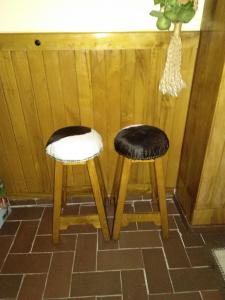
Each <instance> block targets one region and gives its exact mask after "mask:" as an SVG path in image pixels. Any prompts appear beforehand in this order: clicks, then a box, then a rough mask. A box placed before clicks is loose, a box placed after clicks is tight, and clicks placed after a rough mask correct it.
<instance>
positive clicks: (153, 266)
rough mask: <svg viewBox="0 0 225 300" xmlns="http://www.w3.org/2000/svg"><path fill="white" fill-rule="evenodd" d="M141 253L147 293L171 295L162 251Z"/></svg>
mask: <svg viewBox="0 0 225 300" xmlns="http://www.w3.org/2000/svg"><path fill="white" fill-rule="evenodd" d="M142 252H143V259H144V267H145V271H146V277H147V281H148V290H149V293H150V294H151V293H171V292H172V286H171V282H170V278H169V273H168V270H167V266H166V262H165V257H164V254H163V251H162V249H144V250H142Z"/></svg>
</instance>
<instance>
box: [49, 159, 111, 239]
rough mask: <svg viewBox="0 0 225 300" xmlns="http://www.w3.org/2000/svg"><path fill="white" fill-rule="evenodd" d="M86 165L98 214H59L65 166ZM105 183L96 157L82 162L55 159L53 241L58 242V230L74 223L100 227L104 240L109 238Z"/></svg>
mask: <svg viewBox="0 0 225 300" xmlns="http://www.w3.org/2000/svg"><path fill="white" fill-rule="evenodd" d="M81 164H83V165H86V166H87V169H88V173H89V177H90V181H91V186H92V190H93V195H94V198H95V203H96V207H97V211H98V214H91V215H85V216H82V215H81V216H74V215H66V216H63V215H61V209H62V205H64V204H65V202H66V188H64V187H65V186H66V167H67V166H68V165H81ZM105 195H106V193H105V185H104V181H103V177H102V173H101V169H100V165H99V160H98V157H95V158H93V159H90V160H87V161H84V162H72V163H71V162H61V161H57V160H56V161H55V176H54V208H53V242H54V243H58V242H59V232H60V230H62V229H67V227H68V226H70V225H75V224H92V225H93V226H94V227H95V228H101V229H102V233H103V237H104V239H105V240H109V239H110V235H109V229H108V224H107V219H106V214H105V209H104V199H105Z"/></svg>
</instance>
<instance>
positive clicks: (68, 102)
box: [59, 50, 83, 186]
mask: <svg viewBox="0 0 225 300" xmlns="http://www.w3.org/2000/svg"><path fill="white" fill-rule="evenodd" d="M59 67H60V77H61V86H62V101H63V103H64V109H65V119H66V124H65V126H74V125H80V122H81V121H80V107H79V99H78V89H77V74H76V62H75V52H74V51H73V50H64V51H62V50H60V51H59ZM82 183H83V167H81V166H78V167H74V166H68V167H67V184H68V185H69V186H81V185H82Z"/></svg>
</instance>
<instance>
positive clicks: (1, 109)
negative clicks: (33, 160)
mask: <svg viewBox="0 0 225 300" xmlns="http://www.w3.org/2000/svg"><path fill="white" fill-rule="evenodd" d="M0 62H2V57H1V54H0ZM0 66H1V67H0V77H1V76H2V73H1V71H3V65H2V64H1V63H0ZM4 78H5V77H4ZM5 79H6V78H5ZM5 88H6V90H5V91H4V87H3V83H2V81H1V80H0V101H1V105H0V116H1V117H0V128H1V146H0V151H1V155H0V161H1V163H0V164H1V168H0V174H1V175H0V176H1V177H0V178H1V179H2V180H3V181H4V182H5V185H6V191H12V192H18V193H19V192H23V191H25V192H27V191H28V189H27V185H26V181H25V177H24V174H23V170H22V164H21V161H20V156H19V151H18V147H17V142H16V138H15V134H14V131H13V126H12V123H11V118H10V112H9V110H8V106H7V102H6V99H5V94H4V92H5V93H6V92H7V87H5Z"/></svg>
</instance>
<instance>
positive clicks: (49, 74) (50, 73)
mask: <svg viewBox="0 0 225 300" xmlns="http://www.w3.org/2000/svg"><path fill="white" fill-rule="evenodd" d="M43 57H44V65H45V72H46V78H47V85H48V93H49V100H50V105H51V108H52V116H53V124H54V130H57V129H59V128H61V127H64V126H65V125H66V114H65V107H64V101H63V93H62V82H61V74H60V62H59V52H58V51H53V50H52V51H51V50H49V51H43Z"/></svg>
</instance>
